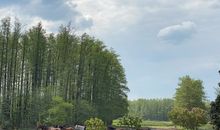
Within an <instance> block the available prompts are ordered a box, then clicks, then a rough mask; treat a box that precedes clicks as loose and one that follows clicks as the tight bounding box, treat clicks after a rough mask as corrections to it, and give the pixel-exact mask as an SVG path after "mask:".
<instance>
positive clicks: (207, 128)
mask: <svg viewBox="0 0 220 130" xmlns="http://www.w3.org/2000/svg"><path fill="white" fill-rule="evenodd" d="M113 125H114V126H118V120H114V121H113ZM141 126H142V127H151V128H174V127H175V125H174V124H173V123H172V122H170V121H151V120H144V121H143V122H142V124H141ZM177 128H178V129H179V130H184V129H183V128H181V127H177ZM199 130H213V129H212V125H210V124H206V125H203V126H201V127H199Z"/></svg>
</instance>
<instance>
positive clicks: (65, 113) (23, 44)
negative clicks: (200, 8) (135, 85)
mask: <svg viewBox="0 0 220 130" xmlns="http://www.w3.org/2000/svg"><path fill="white" fill-rule="evenodd" d="M22 27H23V26H22V24H21V23H20V22H19V20H15V21H14V22H13V23H12V22H11V19H10V18H9V17H7V18H4V19H2V20H1V25H0V118H1V119H0V125H1V126H2V127H3V128H7V129H12V127H13V128H24V127H32V128H33V127H35V126H36V124H37V123H44V122H47V123H51V122H56V121H57V120H58V122H60V123H67V124H76V123H83V122H84V121H85V120H86V119H87V118H89V117H98V118H100V119H102V120H103V121H104V122H105V123H107V124H110V123H111V121H112V120H113V119H116V118H118V117H121V116H122V115H124V114H125V113H127V112H128V109H127V107H128V102H127V92H128V91H129V89H128V87H127V86H126V82H127V81H126V78H125V72H124V68H123V67H122V65H121V63H120V59H119V56H118V55H117V54H116V52H115V51H114V50H112V49H109V48H108V47H106V46H105V45H104V43H103V42H102V41H100V40H98V39H95V38H94V37H91V36H89V35H87V34H83V35H80V36H78V35H75V34H74V30H72V28H71V25H67V26H64V25H61V26H60V27H59V31H58V33H57V34H48V33H47V32H46V30H45V29H43V27H42V25H41V23H39V24H38V25H36V26H34V27H32V28H30V29H28V30H25V29H24V28H22ZM60 111H61V113H59V112H60ZM57 115H61V116H60V117H57ZM56 119H57V120H56Z"/></svg>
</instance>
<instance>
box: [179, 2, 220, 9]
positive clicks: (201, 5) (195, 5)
mask: <svg viewBox="0 0 220 130" xmlns="http://www.w3.org/2000/svg"><path fill="white" fill-rule="evenodd" d="M182 7H183V8H184V9H187V10H202V9H209V8H214V9H215V8H219V7H220V1H219V0H193V1H192V0H190V1H188V2H186V3H185V4H183V5H182Z"/></svg>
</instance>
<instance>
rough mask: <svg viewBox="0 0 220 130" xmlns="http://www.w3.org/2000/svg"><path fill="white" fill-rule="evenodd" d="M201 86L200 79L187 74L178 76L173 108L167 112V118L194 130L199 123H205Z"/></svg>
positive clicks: (205, 116) (205, 113)
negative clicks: (178, 80)
mask: <svg viewBox="0 0 220 130" xmlns="http://www.w3.org/2000/svg"><path fill="white" fill-rule="evenodd" d="M203 88H204V87H203V86H202V81H201V80H194V79H192V78H190V77H189V76H184V77H182V78H180V83H179V87H178V88H177V89H176V94H175V100H174V108H173V109H172V110H171V111H170V112H169V118H170V120H171V121H172V122H173V123H174V124H176V125H180V126H182V127H185V128H187V129H192V130H195V129H197V128H198V126H199V125H201V124H206V123H207V112H206V111H205V103H204V100H205V93H204V91H203Z"/></svg>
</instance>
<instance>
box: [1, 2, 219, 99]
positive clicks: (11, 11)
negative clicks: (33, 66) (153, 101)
mask: <svg viewBox="0 0 220 130" xmlns="http://www.w3.org/2000/svg"><path fill="white" fill-rule="evenodd" d="M0 14H1V15H0V18H3V17H5V16H11V17H12V18H13V17H17V18H19V19H20V21H21V22H22V23H23V24H24V28H25V29H27V28H29V27H31V26H33V25H36V24H37V23H38V22H39V21H41V22H42V23H43V25H44V28H45V29H46V30H47V31H48V32H57V30H58V27H59V25H61V24H67V23H68V22H69V21H71V23H72V25H73V26H74V28H75V29H76V30H77V32H78V33H79V34H80V33H82V32H87V33H89V34H90V35H92V36H95V37H96V38H98V39H100V40H102V41H104V42H105V43H106V45H107V46H108V47H112V48H113V49H114V50H115V51H116V52H117V53H118V54H119V55H120V59H121V63H122V64H123V66H124V68H125V72H126V76H127V81H128V87H129V88H130V92H129V93H128V98H129V99H137V98H172V97H173V96H174V94H175V89H176V87H177V84H178V82H179V80H178V79H179V77H181V76H184V75H190V76H191V77H192V78H194V79H201V80H203V85H204V87H205V91H206V96H207V98H208V99H209V100H214V99H215V96H216V95H215V89H214V88H216V87H217V83H218V82H219V81H220V75H219V74H218V70H219V69H220V0H184V1H183V0H1V1H0Z"/></svg>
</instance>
